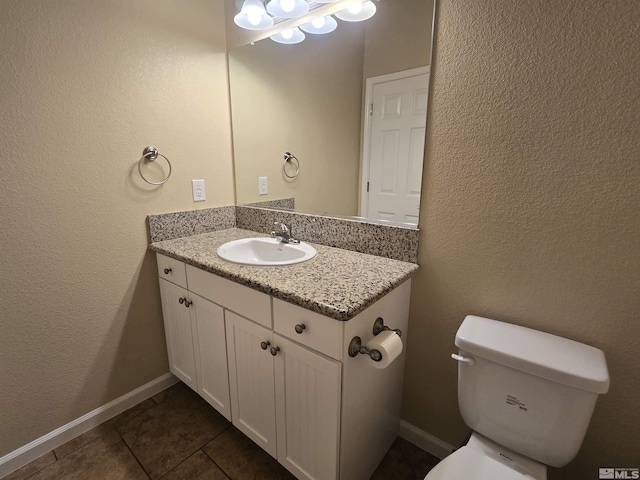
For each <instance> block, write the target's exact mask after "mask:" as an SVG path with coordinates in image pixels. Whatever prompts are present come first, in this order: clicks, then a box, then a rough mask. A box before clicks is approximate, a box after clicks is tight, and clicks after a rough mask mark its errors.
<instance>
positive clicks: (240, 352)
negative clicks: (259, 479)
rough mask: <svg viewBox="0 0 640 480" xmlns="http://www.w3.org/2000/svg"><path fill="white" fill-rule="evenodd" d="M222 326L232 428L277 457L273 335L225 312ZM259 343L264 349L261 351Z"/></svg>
mask: <svg viewBox="0 0 640 480" xmlns="http://www.w3.org/2000/svg"><path fill="white" fill-rule="evenodd" d="M225 322H226V324H227V349H228V357H229V386H230V390H231V412H232V417H233V424H234V425H235V426H236V427H237V428H238V429H239V430H240V431H241V432H243V433H244V434H245V435H246V436H247V437H249V438H250V439H251V440H253V441H254V442H255V443H256V444H258V445H259V446H260V447H262V449H263V450H265V451H266V452H267V453H269V454H270V455H271V456H273V457H276V417H275V398H274V396H275V392H274V389H275V386H274V378H273V359H274V357H273V356H272V355H271V353H270V347H272V346H273V345H272V343H273V334H272V333H271V331H270V330H267V329H266V328H264V327H261V326H260V325H258V324H255V323H253V322H251V321H249V320H247V319H245V318H242V317H240V316H238V315H236V314H235V313H233V312H230V311H228V310H225ZM262 342H265V347H266V349H262V348H261V343H262ZM266 342H268V345H267V344H266Z"/></svg>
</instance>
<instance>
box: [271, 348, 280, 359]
mask: <svg viewBox="0 0 640 480" xmlns="http://www.w3.org/2000/svg"><path fill="white" fill-rule="evenodd" d="M279 351H280V347H271V355H273V356H274V357H275V356H276V355H277V354H278V352H279Z"/></svg>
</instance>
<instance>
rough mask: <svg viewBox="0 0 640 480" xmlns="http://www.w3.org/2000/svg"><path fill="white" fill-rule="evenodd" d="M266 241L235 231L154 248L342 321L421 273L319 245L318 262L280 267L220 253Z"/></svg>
mask: <svg viewBox="0 0 640 480" xmlns="http://www.w3.org/2000/svg"><path fill="white" fill-rule="evenodd" d="M264 236H266V235H264V234H261V233H256V232H252V231H250V230H242V229H239V228H230V229H227V230H219V231H217V232H212V233H203V234H200V235H193V236H191V237H184V238H177V239H175V240H165V241H162V242H155V243H152V244H151V245H150V246H149V248H150V249H151V250H153V251H154V252H158V253H161V254H163V255H166V256H168V257H172V258H175V259H177V260H181V261H183V262H185V263H187V264H189V265H193V266H194V267H197V268H200V269H202V270H206V271H207V272H211V273H215V274H216V275H219V276H221V277H224V278H226V279H229V280H232V281H234V282H236V283H239V284H242V285H245V286H247V287H250V288H253V289H255V290H258V291H261V292H264V293H266V294H268V295H271V296H273V297H274V298H279V299H281V300H284V301H286V302H289V303H293V304H295V305H299V306H301V307H303V308H306V309H308V310H312V311H314V312H317V313H320V314H322V315H326V316H329V317H332V318H335V319H336V320H349V319H351V318H353V317H355V316H356V315H357V314H359V313H360V312H362V311H363V310H364V309H365V308H367V307H368V306H369V305H371V304H373V303H374V302H375V301H377V300H379V299H380V298H382V297H383V296H385V295H386V294H387V293H389V292H390V291H391V290H393V289H394V288H395V287H397V286H398V285H400V284H401V283H403V282H404V281H405V280H407V279H408V278H409V277H410V276H411V274H412V273H413V272H415V271H416V270H417V269H418V268H419V267H418V265H417V264H415V263H408V262H401V261H398V260H391V259H389V258H383V257H377V256H374V255H367V254H364V253H358V252H353V251H349V250H342V249H339V248H333V247H327V246H324V245H318V244H312V245H313V246H314V247H315V249H316V250H317V251H318V254H317V255H316V256H315V257H314V258H313V259H311V260H309V261H307V262H303V263H298V264H294V265H286V266H279V267H258V266H250V265H240V264H236V263H231V262H228V261H226V260H223V259H222V258H220V257H219V256H218V255H217V253H216V250H217V248H218V247H219V246H220V245H222V244H223V243H226V242H229V241H232V240H238V239H241V238H248V237H264Z"/></svg>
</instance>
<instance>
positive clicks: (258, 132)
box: [227, 0, 434, 223]
mask: <svg viewBox="0 0 640 480" xmlns="http://www.w3.org/2000/svg"><path fill="white" fill-rule="evenodd" d="M376 6H377V13H376V14H375V15H374V17H372V18H371V19H369V20H367V21H365V22H360V23H347V22H342V21H340V20H339V21H338V28H337V29H336V30H335V31H334V32H332V33H330V34H327V35H311V34H307V38H306V39H305V41H304V42H302V43H299V44H295V45H282V44H278V43H275V42H273V41H271V40H269V39H266V40H262V41H260V42H257V43H256V44H255V45H245V46H243V47H240V48H237V49H235V50H232V51H230V52H229V78H230V90H231V108H232V122H233V144H234V162H235V175H236V179H235V180H236V195H237V197H236V201H237V203H239V204H241V203H252V202H260V201H265V200H272V199H277V198H286V197H294V198H295V205H296V210H298V211H303V212H310V213H320V214H329V215H340V216H363V217H370V218H374V217H376V218H382V219H386V220H395V221H401V222H406V221H408V222H410V223H411V222H412V223H417V207H418V205H419V200H420V199H419V195H420V180H421V170H422V158H423V147H424V128H422V132H420V131H419V130H420V128H419V127H411V126H409V127H408V129H409V130H408V132H409V134H408V137H407V139H406V142H404V143H406V145H405V147H402V148H404V149H406V150H407V152H408V155H409V156H410V157H411V158H413V159H418V160H419V161H418V162H416V164H414V165H413V166H405V168H404V170H403V171H401V172H400V173H399V174H398V173H397V172H396V170H395V167H393V168H391V167H390V166H389V164H388V163H389V162H387V164H386V165H385V163H384V162H383V163H382V164H379V162H378V160H379V159H380V158H382V159H383V160H384V159H389V158H391V159H392V160H393V159H394V158H396V153H398V152H399V151H400V149H401V147H400V146H399V144H398V143H397V140H398V138H399V135H398V134H397V132H396V133H394V131H393V129H394V128H395V127H391V126H389V127H384V126H383V127H382V128H381V132H382V134H383V136H382V139H378V140H376V139H375V138H373V137H370V135H369V133H370V132H371V128H372V123H374V122H372V121H371V119H370V117H369V97H371V96H372V91H373V88H372V87H371V86H372V85H373V83H375V81H374V80H371V79H372V78H373V77H379V78H378V80H379V85H382V84H384V83H386V82H387V81H388V80H390V79H395V77H397V76H402V74H398V72H405V71H411V73H410V74H409V75H410V76H415V75H417V74H418V73H423V72H424V71H426V72H428V66H429V64H430V57H431V37H432V34H431V33H432V32H431V29H432V23H433V22H432V19H433V10H434V2H433V0H380V1H379V2H376ZM233 14H235V11H233V10H232V11H227V15H233ZM416 69H418V70H416ZM420 69H421V70H420ZM424 78H425V81H426V82H428V74H427V75H425V77H424ZM367 79H369V81H367ZM385 79H386V80H385ZM367 84H370V92H369V93H367V92H366V87H367ZM426 88H427V86H426V85H424V88H423V87H420V88H418V89H417V91H416V92H415V93H413V94H408V95H406V96H403V97H401V98H402V101H403V102H404V103H405V104H407V105H409V106H410V109H409V110H410V111H411V112H412V113H411V114H412V115H413V116H418V117H420V116H421V117H422V122H423V123H424V121H425V117H426V98H427V95H426ZM383 90H384V89H383ZM383 93H384V94H383V95H382V97H381V98H382V100H381V102H382V103H381V108H380V109H378V108H377V107H376V109H375V110H374V116H376V118H377V115H378V114H380V115H383V112H384V111H385V110H386V113H387V115H386V116H389V112H391V111H393V112H394V115H396V114H397V115H399V114H400V113H399V111H398V110H397V108H396V107H397V103H394V102H393V101H392V100H393V99H394V98H396V99H398V98H400V97H398V95H397V92H395V91H393V89H386V90H385V91H384V92H383ZM405 97H406V98H405ZM371 98H373V97H371ZM392 107H393V108H392ZM394 109H395V110H394ZM391 116H393V115H391ZM374 127H375V125H374ZM385 128H387V130H385ZM412 132H413V133H412ZM365 140H366V143H365ZM285 152H291V153H292V154H294V155H295V156H296V157H297V158H298V160H299V164H300V173H299V174H298V176H297V177H296V178H295V179H289V178H287V177H286V176H285V175H284V173H283V168H282V167H283V162H284V153H285ZM376 155H377V157H376ZM376 158H378V160H376ZM294 171H295V169H294ZM374 171H377V172H378V177H380V178H381V183H380V182H379V183H378V184H376V186H375V188H374V185H373V179H370V178H369V175H370V174H372V173H374ZM289 173H291V172H290V171H289ZM258 177H267V178H268V194H266V195H260V194H259V191H258ZM396 177H398V178H396ZM400 177H402V178H400ZM398 180H399V181H400V183H402V182H404V183H405V184H406V185H405V187H407V186H408V187H409V189H410V190H412V191H413V193H412V194H411V195H412V196H413V198H411V203H412V204H413V206H414V207H415V212H414V214H413V216H411V217H406V216H403V217H402V218H390V217H389V216H385V215H380V214H376V213H374V214H373V215H368V214H367V208H368V207H369V206H370V205H369V203H372V202H370V200H369V198H370V194H371V193H372V192H373V191H374V189H378V190H379V189H383V190H384V189H386V190H394V189H397V188H398ZM367 182H369V190H370V193H369V195H367V192H366V187H367ZM372 206H373V205H372ZM384 210H385V209H384V208H377V209H376V211H381V212H382V213H383V214H384V213H385V211H384Z"/></svg>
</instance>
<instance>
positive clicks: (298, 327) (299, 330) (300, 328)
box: [296, 323, 307, 333]
mask: <svg viewBox="0 0 640 480" xmlns="http://www.w3.org/2000/svg"><path fill="white" fill-rule="evenodd" d="M305 328H307V327H306V326H305V325H304V323H299V324H297V325H296V333H302V332H304V329H305Z"/></svg>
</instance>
